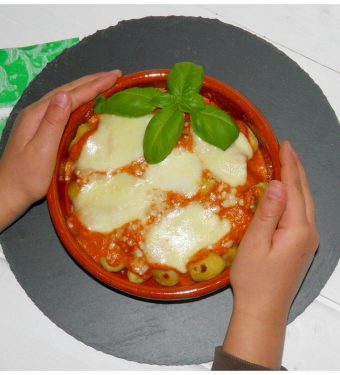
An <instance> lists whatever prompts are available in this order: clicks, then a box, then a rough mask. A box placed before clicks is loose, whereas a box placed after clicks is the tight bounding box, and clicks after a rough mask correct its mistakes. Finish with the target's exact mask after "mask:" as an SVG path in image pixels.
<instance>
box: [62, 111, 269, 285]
mask: <svg viewBox="0 0 340 375" xmlns="http://www.w3.org/2000/svg"><path fill="white" fill-rule="evenodd" d="M98 123H99V116H93V117H92V118H91V119H90V120H89V124H90V125H91V127H93V128H91V130H90V131H88V132H87V133H85V134H84V135H83V136H82V137H81V138H80V139H79V141H78V142H77V143H76V144H75V145H73V146H72V147H71V149H70V156H69V160H68V162H67V163H66V165H67V168H66V175H67V178H66V180H67V181H68V182H67V184H66V189H68V187H69V186H70V184H71V183H74V182H76V183H77V184H79V186H80V187H81V185H82V184H84V183H85V182H86V178H82V176H79V175H76V173H75V171H74V168H72V167H70V165H71V166H72V165H73V164H74V162H75V161H76V160H77V159H78V157H79V155H80V152H81V150H82V147H83V146H84V144H85V143H86V141H87V139H88V138H89V137H90V136H91V134H93V132H94V131H95V130H96V129H97V127H98ZM236 124H237V125H238V127H239V128H240V131H241V132H242V133H243V134H244V135H245V136H246V137H247V138H248V139H249V134H248V130H247V126H246V124H245V123H244V122H243V121H240V120H237V121H236ZM176 147H178V148H182V149H185V150H187V151H189V152H192V151H193V139H192V133H191V130H190V121H189V119H188V117H186V118H185V124H184V129H183V132H182V135H181V137H180V139H179V141H178V143H177V145H176ZM147 168H148V165H147V163H146V162H145V160H144V159H143V158H141V159H139V160H137V161H134V162H133V163H131V164H129V165H127V166H124V167H122V168H120V169H118V170H115V171H113V172H112V173H111V174H112V175H113V174H117V173H121V172H126V173H128V174H130V175H133V176H136V177H140V178H141V177H143V175H144V174H145V172H146V170H147ZM268 180H269V171H268V169H267V167H266V162H265V159H264V156H263V154H262V152H261V149H260V148H258V149H257V150H256V151H255V152H254V155H253V158H252V159H251V160H248V162H247V181H246V183H245V184H244V185H243V186H239V187H237V188H232V187H230V186H229V185H227V184H226V183H223V182H221V181H219V180H217V179H216V178H214V176H213V175H212V174H211V173H210V172H209V171H207V170H204V171H203V173H202V179H201V184H200V188H199V190H198V191H197V193H196V194H195V195H194V196H192V197H190V198H188V197H185V196H183V195H181V194H178V193H174V192H167V193H166V197H165V200H164V202H163V211H162V213H161V214H162V215H164V214H166V213H167V212H169V211H171V210H173V209H174V208H176V207H185V206H187V205H188V204H190V203H191V202H199V203H200V204H202V205H203V206H204V207H205V208H209V209H211V210H212V211H213V212H214V213H215V214H216V215H218V216H219V217H220V218H221V219H227V220H229V221H230V223H231V225H232V228H231V230H230V232H229V233H228V234H227V235H225V236H224V237H223V238H221V239H220V240H219V241H218V242H217V243H215V244H214V245H212V246H210V247H208V248H205V249H201V250H200V251H198V252H197V253H196V254H195V255H194V256H193V257H192V259H190V261H189V263H191V262H195V261H197V260H200V259H203V258H204V257H206V256H207V254H209V252H211V251H214V252H216V254H218V255H227V256H228V253H229V252H231V251H232V250H231V249H232V247H233V246H235V245H236V246H237V245H238V244H239V243H240V241H241V239H242V237H243V235H244V233H245V231H246V229H247V227H248V225H249V223H250V221H251V219H252V216H253V214H254V211H255V208H256V204H257V202H258V200H259V198H260V197H261V195H262V193H263V186H258V185H257V184H259V183H261V182H267V181H268ZM66 196H67V198H66V200H67V202H66V204H67V207H69V217H68V226H69V229H70V231H71V232H72V234H73V235H74V237H75V238H76V240H77V241H78V243H79V245H80V246H81V247H82V248H83V249H84V251H85V252H86V253H87V254H88V255H89V256H90V257H91V258H93V259H94V260H95V261H96V262H98V263H99V262H100V259H101V258H102V257H105V258H106V261H107V263H108V264H109V265H110V266H116V265H118V264H120V263H124V265H125V267H124V270H123V271H121V272H122V274H126V273H127V270H129V271H132V272H134V273H137V274H138V276H139V277H141V278H142V279H144V280H149V279H150V278H151V277H152V270H153V269H158V270H170V269H171V267H167V266H164V265H159V264H158V265H157V264H150V263H149V262H148V261H147V259H146V256H145V255H144V251H143V250H144V238H145V233H146V231H147V230H148V228H150V226H152V225H153V224H154V223H156V222H157V221H158V220H159V215H158V214H159V212H158V213H157V212H155V214H150V215H149V217H148V220H147V221H146V223H145V224H144V225H143V224H142V223H141V222H140V221H139V220H135V221H133V222H130V223H127V224H124V225H123V226H121V227H120V228H116V229H114V230H113V231H112V232H110V233H97V232H91V231H89V230H88V229H87V228H86V227H85V226H84V225H83V224H82V223H81V222H80V221H79V220H78V218H77V215H76V214H75V213H74V212H73V209H72V203H71V200H70V199H69V197H68V194H67V193H66ZM230 199H232V200H233V204H230ZM155 211H156V210H155ZM151 213H152V210H151ZM148 283H151V284H152V285H154V284H155V285H158V284H157V283H156V282H155V281H154V280H149V281H148ZM194 283H195V282H194V281H193V280H192V279H191V277H190V276H189V275H188V274H180V281H179V284H178V285H191V284H194ZM151 284H150V285H151Z"/></svg>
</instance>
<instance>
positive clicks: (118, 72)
mask: <svg viewBox="0 0 340 375" xmlns="http://www.w3.org/2000/svg"><path fill="white" fill-rule="evenodd" d="M112 73H115V74H116V76H118V77H121V76H122V74H123V73H122V71H121V70H120V69H115V70H112Z"/></svg>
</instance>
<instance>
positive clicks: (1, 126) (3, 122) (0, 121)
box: [0, 117, 7, 138]
mask: <svg viewBox="0 0 340 375" xmlns="http://www.w3.org/2000/svg"><path fill="white" fill-rule="evenodd" d="M6 122H7V117H4V118H0V138H1V134H2V131H3V130H4V127H5V125H6Z"/></svg>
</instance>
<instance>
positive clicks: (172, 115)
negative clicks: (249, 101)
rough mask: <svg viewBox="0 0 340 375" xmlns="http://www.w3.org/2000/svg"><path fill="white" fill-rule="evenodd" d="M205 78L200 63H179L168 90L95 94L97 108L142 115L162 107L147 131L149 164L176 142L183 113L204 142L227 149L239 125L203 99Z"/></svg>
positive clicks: (166, 154) (171, 77)
mask: <svg viewBox="0 0 340 375" xmlns="http://www.w3.org/2000/svg"><path fill="white" fill-rule="evenodd" d="M203 79H204V70H203V68H202V67H201V66H199V65H196V64H193V63H190V62H181V63H177V64H175V65H174V67H173V68H172V69H171V70H170V72H169V74H168V78H167V88H168V92H161V91H160V90H158V89H156V88H153V87H144V88H141V87H133V88H130V89H127V90H123V91H120V92H118V93H117V94H114V95H112V96H111V97H110V98H108V99H105V98H104V97H98V98H96V100H95V107H94V111H95V113H97V114H100V113H108V114H115V115H118V116H125V117H140V116H144V115H147V114H150V113H152V112H153V111H154V110H155V109H157V108H161V110H160V111H159V112H158V113H156V114H155V116H153V118H152V119H151V120H150V122H149V124H148V126H147V128H146V130H145V134H144V141H143V149H144V158H145V160H146V161H147V162H148V163H149V164H156V163H160V162H161V161H162V160H164V159H165V158H166V157H167V156H168V155H169V154H170V153H171V151H172V149H173V148H174V147H175V146H176V143H177V142H178V140H179V138H180V136H181V133H182V130H183V126H184V113H189V114H190V120H191V126H192V130H193V132H194V133H196V134H197V135H198V136H199V137H200V138H201V139H203V140H204V141H205V142H208V143H210V144H212V145H214V146H216V147H218V148H220V149H221V150H226V149H227V148H228V147H229V146H230V145H231V144H232V143H233V142H234V141H235V140H236V138H237V137H238V134H239V128H238V126H237V125H236V124H235V122H234V121H233V119H232V118H231V117H230V116H228V115H227V114H226V113H225V112H224V111H222V110H220V109H218V108H217V107H214V106H212V105H206V104H205V103H204V100H203V97H202V96H201V95H200V91H201V88H202V85H203Z"/></svg>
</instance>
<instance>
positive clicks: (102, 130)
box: [76, 115, 152, 172]
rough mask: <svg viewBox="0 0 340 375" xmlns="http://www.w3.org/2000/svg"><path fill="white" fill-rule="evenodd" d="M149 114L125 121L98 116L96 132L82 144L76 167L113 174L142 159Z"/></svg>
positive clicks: (108, 116)
mask: <svg viewBox="0 0 340 375" xmlns="http://www.w3.org/2000/svg"><path fill="white" fill-rule="evenodd" d="M151 118H152V115H147V116H143V117H138V118H126V117H119V116H115V115H101V119H100V123H99V126H98V129H97V131H96V132H95V133H94V134H93V135H92V136H90V137H89V139H88V140H87V142H86V143H85V145H84V147H83V149H82V151H81V154H80V156H79V159H78V161H77V163H76V168H77V169H79V170H94V171H97V172H104V171H112V170H114V169H117V168H120V167H123V166H124V165H127V164H130V163H131V162H132V161H134V160H137V159H139V158H140V157H142V156H143V137H144V133H145V129H146V126H147V125H148V123H149V121H150V119H151Z"/></svg>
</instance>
